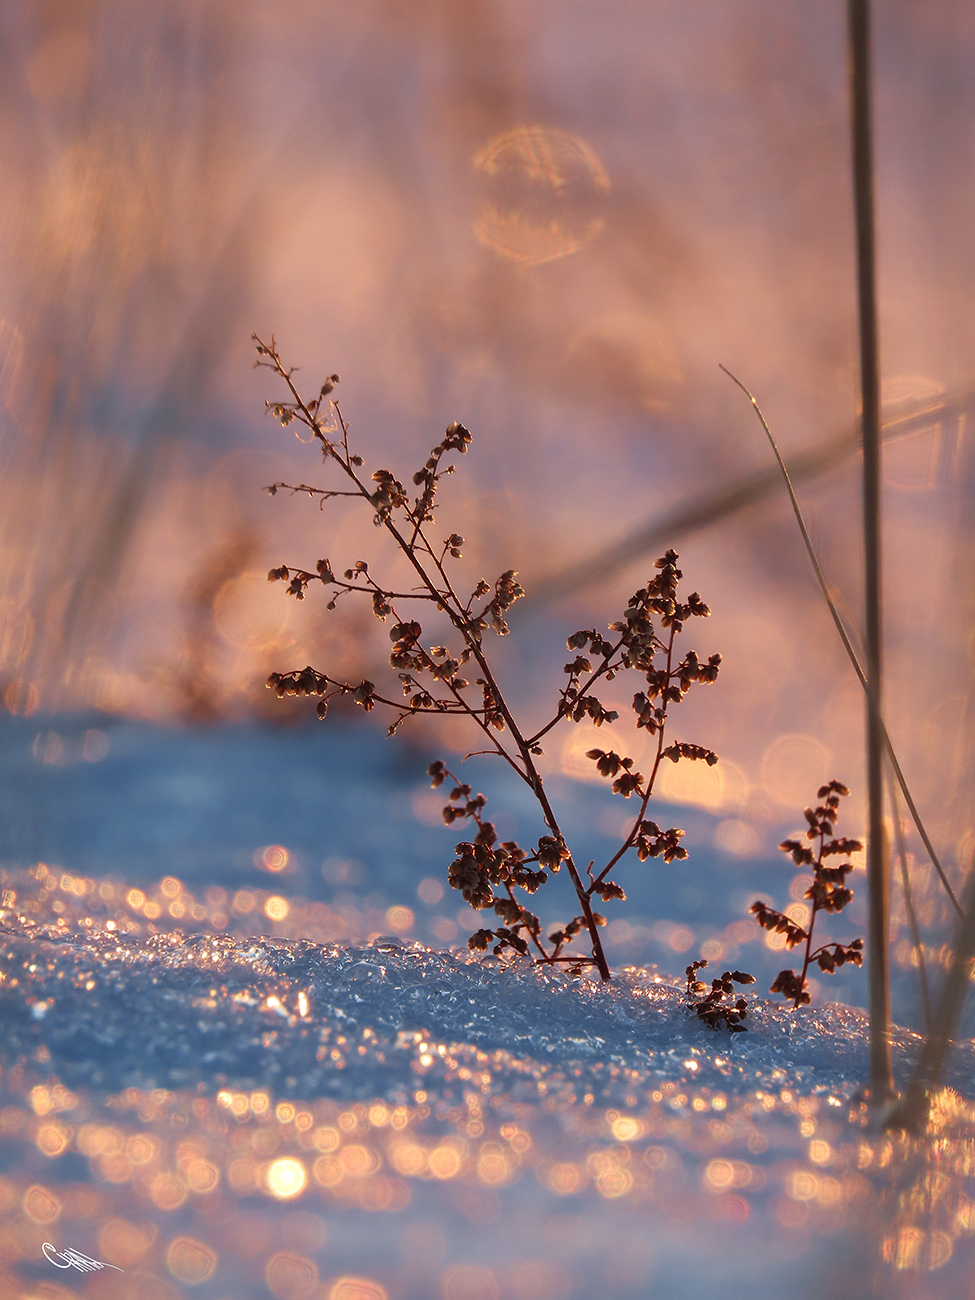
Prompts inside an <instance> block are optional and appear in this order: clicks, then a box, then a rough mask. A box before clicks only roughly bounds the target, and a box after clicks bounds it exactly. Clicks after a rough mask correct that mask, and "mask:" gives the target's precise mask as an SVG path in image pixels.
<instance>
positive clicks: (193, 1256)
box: [166, 1237, 217, 1286]
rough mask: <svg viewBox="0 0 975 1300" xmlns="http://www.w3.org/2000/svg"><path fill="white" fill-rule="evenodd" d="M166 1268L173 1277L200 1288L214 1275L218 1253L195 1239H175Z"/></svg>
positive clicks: (167, 1252)
mask: <svg viewBox="0 0 975 1300" xmlns="http://www.w3.org/2000/svg"><path fill="white" fill-rule="evenodd" d="M166 1267H167V1268H168V1269H169V1271H170V1273H172V1275H173V1277H175V1278H178V1279H179V1281H180V1282H186V1283H187V1284H188V1285H189V1286H199V1285H200V1284H201V1283H203V1282H206V1281H207V1280H208V1279H209V1278H211V1277H212V1276H213V1274H214V1271H215V1269H216V1267H217V1255H216V1252H215V1251H213V1250H211V1249H210V1247H209V1246H208V1245H206V1243H205V1242H202V1241H197V1240H196V1239H195V1238H193V1237H175V1238H174V1239H173V1240H172V1241H171V1242H170V1244H169V1248H168V1250H167V1251H166Z"/></svg>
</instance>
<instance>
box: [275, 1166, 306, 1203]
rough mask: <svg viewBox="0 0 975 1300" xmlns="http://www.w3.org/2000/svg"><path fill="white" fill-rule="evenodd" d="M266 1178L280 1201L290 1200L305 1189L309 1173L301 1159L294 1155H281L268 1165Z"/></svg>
mask: <svg viewBox="0 0 975 1300" xmlns="http://www.w3.org/2000/svg"><path fill="white" fill-rule="evenodd" d="M264 1180H265V1182H266V1183H267V1189H268V1191H269V1192H270V1193H271V1195H272V1196H274V1197H277V1199H278V1200H279V1201H289V1200H291V1199H292V1198H293V1197H295V1196H300V1195H301V1193H302V1192H303V1191H304V1190H305V1187H306V1186H307V1184H308V1174H307V1171H306V1170H305V1166H304V1165H303V1164H302V1163H301V1161H300V1160H297V1159H295V1157H294V1156H281V1157H280V1158H279V1159H277V1160H272V1161H271V1163H270V1164H269V1165H268V1167H267V1169H266V1170H265V1171H264Z"/></svg>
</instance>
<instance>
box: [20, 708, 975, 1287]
mask: <svg viewBox="0 0 975 1300" xmlns="http://www.w3.org/2000/svg"><path fill="white" fill-rule="evenodd" d="M92 728H94V729H95V730H96V731H97V733H98V734H99V735H100V736H101V737H102V742H103V743H102V746H101V749H102V750H103V751H104V752H105V756H104V757H103V758H102V759H100V760H99V761H98V762H97V763H90V762H87V761H86V760H85V759H84V758H83V748H84V741H85V736H86V734H87V732H88V730H90V729H92ZM0 731H3V732H4V735H3V736H2V737H0V769H2V770H0V776H2V780H0V931H2V932H0V1296H2V1297H3V1300H6V1297H7V1296H8V1295H9V1296H10V1297H11V1300H27V1298H28V1297H31V1298H33V1297H35V1296H38V1295H41V1294H47V1290H45V1289H44V1288H48V1290H51V1288H52V1287H54V1286H55V1284H56V1287H57V1289H58V1295H59V1297H60V1296H61V1295H65V1296H71V1297H74V1296H78V1295H80V1294H82V1293H84V1294H85V1295H88V1294H92V1295H94V1294H96V1293H97V1294H98V1296H99V1297H101V1300H114V1297H116V1296H117V1297H119V1300H123V1297H124V1300H130V1297H131V1298H133V1300H134V1298H136V1297H137V1298H138V1300H142V1297H143V1296H146V1297H148V1296H152V1297H157V1298H158V1300H182V1297H183V1296H189V1295H192V1296H193V1297H194V1298H196V1300H228V1298H229V1297H231V1296H232V1297H233V1298H234V1300H292V1297H293V1300H592V1298H593V1297H595V1296H598V1297H600V1300H602V1298H604V1297H605V1300H647V1298H648V1297H658V1296H659V1297H662V1298H664V1300H704V1298H705V1297H706V1300H739V1297H740V1296H742V1295H747V1296H748V1297H749V1300H792V1298H793V1297H795V1300H827V1297H828V1298H829V1300H846V1298H847V1297H851V1298H852V1297H856V1298H857V1300H861V1297H865V1296H869V1295H876V1296H883V1297H884V1300H917V1297H919V1296H921V1295H924V1296H925V1298H926V1300H955V1297H956V1296H958V1295H963V1294H964V1295H967V1294H968V1291H969V1290H970V1278H971V1270H972V1251H971V1245H972V1241H973V1239H975V1107H972V1106H971V1105H969V1104H968V1103H966V1102H965V1101H964V1098H965V1097H971V1096H972V1094H973V1091H975V1085H973V1080H975V1069H973V1065H975V1061H973V1051H972V1044H971V1043H970V1042H967V1041H966V1042H964V1043H963V1044H960V1045H959V1046H958V1047H957V1048H956V1050H955V1053H954V1056H953V1057H952V1060H951V1065H950V1069H951V1075H950V1079H949V1082H950V1083H951V1084H952V1085H953V1087H954V1088H955V1089H956V1090H957V1092H956V1094H954V1095H953V1096H952V1095H949V1096H947V1097H946V1098H945V1099H943V1100H942V1101H941V1102H940V1103H939V1107H938V1110H937V1113H936V1115H935V1118H934V1121H933V1124H932V1130H931V1133H930V1135H929V1136H927V1137H925V1138H922V1139H919V1140H917V1141H916V1142H915V1141H911V1140H908V1139H906V1138H902V1137H891V1136H889V1135H886V1134H884V1133H882V1132H876V1131H871V1129H870V1128H869V1126H867V1125H866V1123H865V1121H866V1112H865V1110H864V1108H863V1106H862V1105H861V1103H860V1101H859V1100H858V1093H859V1090H860V1088H861V1086H862V1084H863V1082H864V1080H865V1079H866V1077H867V1073H868V1067H867V1023H866V1018H865V1016H864V1014H863V1013H862V1012H860V1011H858V1010H856V1009H854V1008H851V1007H849V1006H842V1005H839V1004H834V1005H826V1006H822V1007H817V1008H816V1009H809V1008H805V1009H803V1010H801V1011H800V1012H798V1013H792V1012H790V1011H788V1010H787V1009H786V1008H785V1007H784V1006H782V1005H781V1003H778V1002H776V1003H772V1002H769V1001H768V1000H766V999H764V998H763V997H761V996H760V995H758V992H757V991H760V990H764V989H766V988H767V987H768V984H769V982H770V980H771V978H772V977H773V975H774V972H775V970H777V969H778V965H779V964H782V961H783V954H781V953H776V952H770V951H769V950H767V949H766V947H765V945H764V944H763V943H762V942H761V940H760V936H759V933H758V931H757V928H754V927H751V926H748V927H746V931H747V933H743V932H742V931H741V929H740V926H741V924H742V917H743V916H745V915H747V907H748V904H749V901H750V900H751V898H753V897H756V896H765V897H768V898H770V899H775V900H778V901H782V899H783V898H784V897H785V891H786V890H787V888H788V881H789V879H790V875H789V872H788V869H786V870H785V872H783V867H782V864H781V863H780V862H773V861H770V860H756V861H754V862H743V861H730V860H728V859H727V857H725V858H722V857H721V856H720V855H719V854H717V853H715V852H713V851H711V850H708V849H707V848H702V847H701V841H706V840H707V839H708V834H709V833H710V832H708V828H707V827H706V826H704V824H703V822H702V824H701V825H699V826H698V827H697V830H696V831H695V828H694V825H693V823H692V822H691V821H687V820H685V819H684V817H683V815H682V814H678V815H677V818H676V820H677V821H678V824H684V825H687V826H688V828H689V831H688V842H689V843H690V842H691V841H692V840H693V839H695V838H697V840H698V845H696V846H695V845H694V844H693V843H692V844H691V847H692V859H693V860H692V862H691V864H690V866H689V867H688V868H687V870H684V871H681V872H680V873H677V874H672V875H671V876H665V875H662V874H661V872H660V871H659V870H657V868H659V863H657V864H648V865H647V868H646V870H645V871H644V872H643V874H641V873H640V871H639V870H638V869H634V871H633V873H632V875H631V876H628V877H627V882H626V883H627V890H628V892H629V893H630V897H629V898H628V900H627V903H626V905H625V908H623V909H622V911H623V912H625V915H626V918H627V921H628V922H630V923H632V924H631V925H630V926H629V930H630V932H631V933H630V937H629V938H627V932H626V929H624V930H622V931H620V930H616V931H614V928H613V924H612V923H611V925H610V927H609V929H608V930H607V940H608V943H609V951H610V953H611V954H612V955H611V960H612V961H613V962H614V963H615V964H616V970H615V978H614V981H613V983H612V984H611V985H610V986H608V987H606V986H603V985H601V984H599V983H598V982H594V981H592V980H590V979H588V978H582V979H574V978H572V977H571V976H570V975H569V974H568V973H567V972H566V971H565V970H558V971H545V970H540V969H537V968H533V967H531V966H529V965H527V964H524V965H516V966H514V967H511V968H507V969H504V968H502V967H501V965H500V964H499V963H498V961H497V960H495V959H493V958H488V959H486V960H484V959H481V958H474V957H472V956H471V955H470V954H469V953H468V952H467V951H466V950H465V949H463V947H460V946H458V947H455V948H452V949H450V950H449V951H445V950H444V948H445V947H446V941H445V942H444V943H443V944H440V945H439V946H435V945H434V944H433V943H432V937H433V936H434V935H435V934H436V927H437V926H438V925H441V924H443V923H445V922H446V923H448V924H450V926H451V927H452V928H453V930H454V931H455V932H456V934H457V940H458V942H459V943H462V941H463V938H464V937H465V935H466V933H468V932H469V929H470V928H473V927H474V925H476V923H477V917H476V915H475V914H474V913H471V914H470V920H469V921H468V920H467V918H466V917H462V915H461V909H459V908H458V906H457V900H456V899H455V898H453V897H452V896H451V894H450V892H449V891H447V892H446V893H445V894H444V896H443V898H442V899H440V900H438V901H437V902H428V901H426V900H424V897H423V894H424V892H425V891H424V890H419V889H418V885H420V882H421V881H425V883H430V879H432V880H433V881H436V880H438V879H441V878H442V876H443V868H444V865H445V863H446V861H447V860H449V855H450V846H451V844H452V842H453V839H454V838H455V837H454V836H451V835H450V834H449V833H448V832H445V831H444V828H443V827H442V826H441V825H434V824H433V821H432V820H431V819H430V818H429V816H428V817H427V819H426V821H424V820H423V819H422V818H421V819H420V820H417V816H418V812H417V810H418V809H420V810H421V811H422V810H423V808H424V807H426V805H424V803H423V801H424V800H429V799H430V798H431V794H430V791H429V789H428V788H427V787H426V785H425V783H424V782H423V780H422V776H420V777H418V775H417V774H418V772H419V773H421V774H422V770H423V767H424V766H425V763H426V762H427V761H429V758H428V756H423V755H417V754H410V753H409V752H408V751H407V750H404V748H403V747H402V746H396V745H389V744H387V743H386V742H385V741H384V740H383V739H382V737H378V738H377V737H374V736H371V735H370V734H369V733H368V731H367V730H355V729H351V728H342V729H339V730H335V729H333V730H331V731H329V730H328V729H318V730H315V731H313V732H308V731H305V730H303V729H299V730H298V731H296V732H295V733H290V734H288V733H281V734H274V735H269V734H268V733H266V732H265V731H263V730H262V729H258V728H247V727H239V728H214V729H212V730H209V731H206V732H199V731H192V732H189V731H187V732H184V733H181V732H175V731H174V732H167V733H160V732H157V731H154V730H153V729H151V728H146V727H145V726H143V725H141V724H130V723H118V724H111V723H109V722H108V721H106V720H104V719H100V718H86V719H78V720H76V721H74V722H71V721H70V720H67V719H47V720H43V721H41V720H38V719H37V718H33V719H10V718H6V719H2V718H0ZM55 733H56V734H55ZM52 737H53V739H52ZM330 737H331V739H330ZM55 741H56V742H57V743H55ZM106 746H107V749H106ZM50 754H54V755H55V756H57V757H58V761H57V762H50V763H49V762H48V756H49V755H50ZM397 755H401V757H400V758H399V759H397ZM404 760H405V761H404ZM472 766H473V764H472ZM364 774H365V775H364ZM474 779H475V780H477V779H478V778H477V777H475V778H474ZM552 787H553V788H554V789H556V790H558V782H557V780H556V779H554V778H553V781H552ZM487 790H488V793H489V794H490V795H491V797H492V799H494V797H495V790H496V786H495V784H494V783H493V782H492V784H491V785H489V786H487ZM602 793H603V792H602V791H599V790H593V789H592V788H590V787H583V788H576V787H573V788H572V789H565V790H563V791H562V797H563V799H564V801H565V802H566V805H567V809H568V813H569V820H571V821H572V822H573V825H571V826H570V827H569V830H570V832H571V837H572V839H573V842H575V841H576V840H577V839H578V840H579V842H580V843H581V845H582V848H583V852H584V853H585V852H592V853H593V854H596V853H597V852H599V851H601V847H605V845H602V846H601V845H600V843H599V842H598V835H597V830H598V827H599V826H600V825H601V824H602V823H603V814H604V812H605V803H606V801H605V800H602V798H601V796H602ZM509 794H510V795H511V798H510V800H509V797H508V796H509ZM519 798H523V797H522V796H520V795H519V793H518V791H509V792H507V793H504V794H503V797H500V796H499V798H498V800H497V802H498V805H499V807H503V808H506V809H507V810H508V811H509V813H510V815H511V817H512V818H513V826H514V833H517V834H518V835H520V836H521V835H523V830H522V825H523V824H524V825H525V826H526V827H528V828H530V826H531V825H532V823H531V820H530V817H529V813H530V812H531V810H530V809H526V808H525V807H524V806H523V804H520V803H519V802H518V800H519ZM377 800H379V801H381V807H382V816H377V815H376V813H375V809H376V806H377V805H376V801H377ZM429 811H430V809H429V808H427V813H429ZM433 811H434V813H436V811H437V810H436V808H434V809H433ZM666 815H667V814H665V816H666ZM706 832H707V833H706ZM600 834H601V832H600ZM587 836H588V837H589V838H588V840H587ZM773 838H774V837H773ZM274 844H279V845H285V846H287V849H288V852H289V854H290V862H289V866H288V870H287V871H286V872H284V873H282V874H278V875H275V874H273V873H271V872H270V871H269V870H267V869H265V868H264V867H262V865H261V858H262V854H263V853H264V846H268V845H274ZM326 853H327V854H328V857H325V859H324V861H323V856H324V855H325V854H326ZM780 856H781V855H780ZM44 863H47V864H49V865H47V866H45V865H43V864H44ZM160 877H163V878H161V879H160ZM427 878H430V879H427ZM543 892H544V891H543ZM539 898H540V899H541V898H542V894H540V895H539ZM555 899H556V896H555V895H554V894H553V896H552V901H551V904H545V906H549V905H551V906H552V907H553V909H554V908H556V907H557V906H558V904H557V903H556V901H555ZM543 901H544V900H543ZM859 901H860V900H859V898H858V900H857V903H859ZM855 908H856V903H855V905H854V908H851V909H850V914H851V922H850V924H851V929H852V930H853V932H854V933H857V932H859V933H862V929H863V926H862V917H859V918H858V917H857V916H856V915H852V914H853V913H854V911H855ZM397 910H399V911H400V912H404V911H405V912H406V913H407V915H412V916H413V922H412V923H411V924H410V925H409V926H408V927H407V928H405V929H404V933H409V934H410V935H411V936H414V937H416V938H419V939H422V940H424V941H425V943H423V944H421V943H418V942H417V943H404V942H402V941H400V940H397V939H394V938H389V939H382V938H379V939H375V940H374V941H373V942H372V943H367V942H365V940H364V939H363V937H362V936H364V935H369V934H378V933H379V932H380V931H381V930H384V929H387V928H391V927H392V921H391V920H388V919H387V918H388V917H389V916H390V915H391V914H392V915H395V914H396V913H397ZM558 915H559V914H558V912H557V911H554V910H553V914H552V916H551V918H549V917H548V916H546V922H547V923H548V921H549V920H552V921H553V922H554V921H555V920H556V919H558ZM844 915H846V914H844ZM272 917H274V918H275V919H274V920H272V919H271V918H272ZM453 918H456V924H454V920H453ZM563 919H564V918H563ZM465 925H466V926H467V929H465ZM677 926H680V927H683V930H684V932H685V933H684V940H685V943H684V946H683V950H682V951H678V950H677V949H676V947H675V945H672V944H671V943H670V937H671V935H672V933H673V931H674V928H675V927H677ZM269 929H270V930H272V937H263V936H262V931H263V932H264V934H265V935H266V932H267V931H268V930H269ZM837 937H842V936H837ZM715 938H716V939H720V941H721V945H720V946H723V947H724V955H723V956H722V958H721V959H719V960H718V961H715V962H712V965H711V966H710V967H709V968H708V969H707V970H706V971H705V972H704V974H705V976H712V975H716V974H720V972H721V970H723V969H724V967H725V965H730V966H731V967H733V968H734V967H737V968H739V969H742V970H749V971H751V972H752V973H753V974H755V975H757V976H758V977H759V982H758V983H757V984H756V985H755V986H752V987H753V988H754V990H756V993H755V994H753V995H746V996H747V997H748V1003H749V1011H748V1017H747V1021H746V1024H747V1026H748V1032H747V1033H743V1034H737V1035H731V1034H729V1033H728V1032H727V1031H719V1032H714V1031H711V1030H709V1029H708V1028H707V1027H706V1026H704V1025H703V1024H701V1023H700V1022H699V1021H698V1020H697V1018H696V1017H695V1016H694V1015H693V1013H691V1012H689V1011H688V1009H687V1008H686V1006H685V1005H684V995H683V992H682V985H683V979H682V977H681V971H682V969H683V966H684V965H685V964H686V962H687V961H689V960H691V958H692V957H694V956H696V955H697V954H698V952H699V951H700V949H701V947H703V945H704V944H705V943H706V942H707V941H708V940H709V939H715ZM687 942H690V943H691V944H692V947H691V948H689V949H688V948H687V947H686V943H687ZM739 949H740V950H739ZM623 961H630V962H634V963H636V962H640V963H644V964H642V965H638V964H633V965H627V966H624V965H622V964H621V963H622V962H623ZM650 961H658V962H659V963H660V966H659V969H658V967H656V966H651V965H649V964H647V963H649V962H650ZM661 972H662V973H661ZM844 979H845V980H847V983H846V984H844V982H843V980H841V979H836V980H833V981H831V982H829V984H828V985H826V984H824V986H823V989H822V992H823V993H828V992H831V993H832V994H833V996H834V997H837V998H843V999H847V1000H849V999H856V998H858V997H860V996H861V995H862V992H863V981H862V972H859V971H853V972H851V971H849V970H847V971H846V972H845V974H844ZM904 993H905V994H906V995H907V996H902V997H901V998H900V999H899V1001H898V1002H897V1003H896V1005H898V1006H907V1005H909V1001H910V990H909V989H907V988H905V990H904ZM820 996H821V994H820ZM918 1046H919V1040H918V1038H917V1037H916V1035H914V1034H912V1033H910V1032H907V1031H897V1032H896V1034H895V1036H894V1042H893V1049H894V1060H895V1070H896V1073H897V1076H898V1078H899V1079H900V1080H901V1081H903V1080H904V1079H905V1078H906V1077H907V1076H908V1074H909V1071H910V1067H911V1063H912V1060H913V1058H914V1057H915V1055H916V1052H917V1049H918ZM44 1241H48V1242H52V1243H54V1244H55V1245H56V1246H58V1247H59V1248H72V1249H75V1250H80V1251H83V1252H85V1253H87V1254H89V1255H91V1256H92V1257H93V1258H95V1259H98V1260H103V1261H107V1262H110V1263H112V1264H114V1265H115V1266H117V1267H118V1268H120V1269H123V1270H124V1272H121V1273H109V1272H107V1271H106V1272H101V1273H98V1274H97V1275H96V1276H95V1277H93V1278H91V1279H89V1280H88V1281H87V1282H86V1281H85V1279H83V1278H77V1277H75V1276H74V1275H73V1274H67V1275H65V1274H64V1273H63V1272H59V1273H55V1272H54V1268H53V1266H52V1265H50V1264H49V1263H48V1262H47V1261H46V1260H45V1259H44V1258H43V1256H42V1243H43V1242H44ZM51 1294H52V1295H53V1291H51Z"/></svg>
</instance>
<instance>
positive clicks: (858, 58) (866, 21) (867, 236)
mask: <svg viewBox="0 0 975 1300" xmlns="http://www.w3.org/2000/svg"><path fill="white" fill-rule="evenodd" d="M847 14H848V19H849V65H850V99H851V109H852V111H851V115H850V116H851V122H850V125H851V129H852V153H853V198H854V212H855V224H856V267H857V307H858V323H859V333H860V397H861V408H862V414H861V423H862V428H863V474H862V489H863V557H864V565H863V569H864V640H865V643H866V665H865V667H866V674H867V810H868V819H869V827H868V834H867V881H868V887H869V934H870V971H869V975H870V1093H871V1097H872V1099H873V1101H874V1103H875V1104H876V1103H878V1102H881V1103H882V1102H885V1101H887V1099H888V1098H889V1097H890V1096H891V1094H892V1093H893V1090H894V1083H893V1072H892V1062H891V1051H890V959H889V943H890V916H889V894H890V855H889V851H888V845H887V836H886V834H885V830H884V774H883V767H884V742H883V733H882V720H881V719H882V708H883V703H882V702H883V612H882V584H881V535H880V502H881V494H880V359H879V351H880V350H879V343H878V330H877V288H876V260H877V259H876V249H875V240H874V199H873V140H872V129H871V86H870V5H869V0H848V9H847Z"/></svg>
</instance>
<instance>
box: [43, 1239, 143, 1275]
mask: <svg viewBox="0 0 975 1300" xmlns="http://www.w3.org/2000/svg"><path fill="white" fill-rule="evenodd" d="M41 1250H42V1251H43V1253H44V1258H45V1259H46V1260H47V1261H48V1263H49V1264H53V1265H54V1267H55V1268H76V1269H77V1270H78V1271H79V1273H95V1272H97V1270H98V1269H100V1268H114V1269H115V1271H116V1273H124V1272H125V1269H124V1268H119V1267H118V1265H117V1264H102V1263H101V1262H100V1261H99V1260H97V1259H92V1258H91V1256H90V1255H83V1254H82V1253H81V1251H80V1250H72V1249H71V1247H70V1246H69V1247H68V1249H67V1250H55V1249H54V1247H53V1246H52V1245H51V1243H50V1242H49V1241H45V1242H44V1244H43V1246H41ZM48 1251H50V1252H51V1253H50V1254H48ZM59 1259H63V1260H64V1263H63V1264H62V1263H59Z"/></svg>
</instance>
